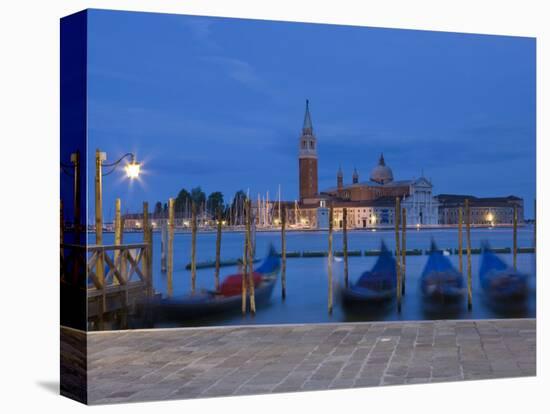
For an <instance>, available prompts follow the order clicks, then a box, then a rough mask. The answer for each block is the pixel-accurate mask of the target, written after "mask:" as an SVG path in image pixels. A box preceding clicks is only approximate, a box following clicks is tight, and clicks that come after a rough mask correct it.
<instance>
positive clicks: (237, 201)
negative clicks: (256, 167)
mask: <svg viewBox="0 0 550 414" xmlns="http://www.w3.org/2000/svg"><path fill="white" fill-rule="evenodd" d="M246 198H247V197H246V193H245V192H244V191H243V190H239V191H237V192H236V193H235V196H234V197H233V202H232V203H231V219H230V220H231V222H232V223H233V224H243V223H244V219H243V217H244V202H245V201H246Z"/></svg>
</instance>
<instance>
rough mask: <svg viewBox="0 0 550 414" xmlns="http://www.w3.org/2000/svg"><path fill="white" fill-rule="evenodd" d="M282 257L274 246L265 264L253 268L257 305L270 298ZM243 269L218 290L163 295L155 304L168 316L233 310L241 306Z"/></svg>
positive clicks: (206, 314)
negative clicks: (164, 296)
mask: <svg viewBox="0 0 550 414" xmlns="http://www.w3.org/2000/svg"><path fill="white" fill-rule="evenodd" d="M280 267H281V260H280V258H279V255H278V253H277V252H276V251H275V249H274V248H273V246H270V248H269V252H268V254H267V256H266V258H265V259H264V261H263V262H262V264H261V265H260V266H259V267H257V268H256V269H255V270H254V273H253V279H254V297H255V302H256V308H258V307H261V306H262V305H265V304H266V303H268V302H269V300H270V298H271V294H272V292H273V288H274V287H275V284H276V282H277V276H278V274H279V269H280ZM241 286H242V273H237V274H234V275H230V276H227V277H226V278H225V279H224V280H223V282H222V283H221V285H220V289H219V291H213V290H206V289H203V290H200V291H199V292H196V293H195V294H186V295H183V296H177V297H172V298H162V299H160V300H158V301H157V302H156V303H155V304H153V307H154V309H155V311H156V313H157V314H160V315H162V316H164V317H167V318H177V319H195V318H200V317H203V316H208V315H213V314H216V313H224V312H233V311H237V310H240V309H241V306H242V302H241V301H242V297H241V294H242V292H241Z"/></svg>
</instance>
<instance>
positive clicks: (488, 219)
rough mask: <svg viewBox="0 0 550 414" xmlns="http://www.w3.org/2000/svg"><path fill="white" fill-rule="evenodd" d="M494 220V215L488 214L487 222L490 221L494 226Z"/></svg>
mask: <svg viewBox="0 0 550 414" xmlns="http://www.w3.org/2000/svg"><path fill="white" fill-rule="evenodd" d="M493 220H494V217H493V214H491V213H489V214H487V221H490V222H491V224H492V223H493Z"/></svg>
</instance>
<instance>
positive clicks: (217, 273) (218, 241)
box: [214, 207, 222, 291]
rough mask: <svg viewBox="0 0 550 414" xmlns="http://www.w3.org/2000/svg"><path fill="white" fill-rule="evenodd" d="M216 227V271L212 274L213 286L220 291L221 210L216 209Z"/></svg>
mask: <svg viewBox="0 0 550 414" xmlns="http://www.w3.org/2000/svg"><path fill="white" fill-rule="evenodd" d="M217 224H218V227H217V231H216V271H215V273H214V286H215V289H216V291H218V290H220V251H221V245H222V209H221V207H219V208H218V223H217Z"/></svg>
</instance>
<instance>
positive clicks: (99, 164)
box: [95, 149, 140, 245]
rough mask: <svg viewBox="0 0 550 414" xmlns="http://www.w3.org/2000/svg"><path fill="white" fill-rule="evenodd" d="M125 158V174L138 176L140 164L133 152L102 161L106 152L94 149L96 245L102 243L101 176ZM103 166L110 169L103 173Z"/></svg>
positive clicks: (108, 172) (112, 169)
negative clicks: (109, 161)
mask: <svg viewBox="0 0 550 414" xmlns="http://www.w3.org/2000/svg"><path fill="white" fill-rule="evenodd" d="M125 158H129V159H130V161H129V162H128V163H127V164H126V167H125V169H126V175H127V176H128V178H130V179H135V178H138V177H139V173H140V164H139V163H138V162H136V157H135V155H134V154H132V153H130V152H128V153H126V154H124V155H123V156H122V157H120V158H119V159H118V160H116V161H115V162H112V163H105V162H104V161H106V160H107V153H105V152H101V151H100V150H99V149H96V151H95V236H96V240H95V242H96V244H98V245H100V244H102V243H103V211H102V210H103V207H102V204H103V203H102V199H103V194H102V192H103V189H102V186H103V177H104V176H106V175H109V174H111V173H112V172H113V171H115V169H116V168H117V167H118V166H119V165H120V163H121V162H122V161H123V160H124V159H125ZM103 167H107V168H110V170H108V171H107V172H106V173H103Z"/></svg>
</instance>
